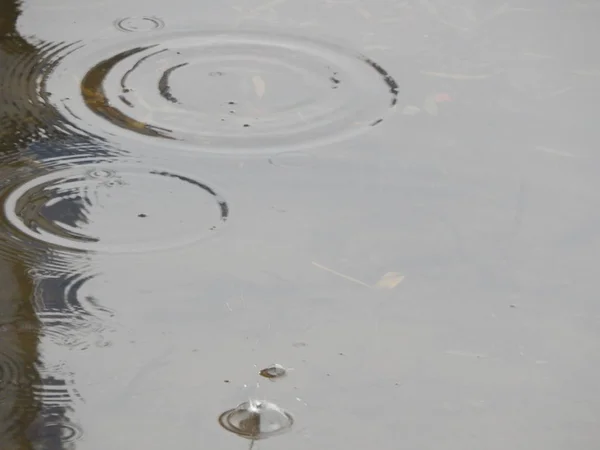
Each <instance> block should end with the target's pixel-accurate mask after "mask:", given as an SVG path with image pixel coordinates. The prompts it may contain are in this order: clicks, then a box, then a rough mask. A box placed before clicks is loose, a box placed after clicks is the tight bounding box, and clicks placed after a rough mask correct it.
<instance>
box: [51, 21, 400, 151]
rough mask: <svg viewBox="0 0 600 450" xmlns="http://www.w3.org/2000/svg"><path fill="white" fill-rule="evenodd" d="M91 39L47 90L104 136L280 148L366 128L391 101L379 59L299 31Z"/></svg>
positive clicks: (195, 145)
mask: <svg viewBox="0 0 600 450" xmlns="http://www.w3.org/2000/svg"><path fill="white" fill-rule="evenodd" d="M97 45H99V47H96V46H95V44H93V43H91V44H89V46H88V47H89V48H87V49H85V51H78V52H75V53H74V54H72V55H71V56H72V57H71V58H69V60H68V61H65V67H68V70H67V69H66V68H65V69H63V70H61V71H56V72H55V73H54V74H53V76H52V77H51V79H50V80H49V83H48V87H49V89H48V90H50V91H52V92H57V93H59V95H60V97H61V98H70V99H72V100H70V101H68V102H67V103H64V104H59V105H57V107H58V108H59V109H62V112H63V113H64V115H65V116H67V117H71V118H72V119H73V121H74V123H76V124H77V125H78V126H79V127H82V128H84V129H93V130H94V131H93V132H94V133H97V134H98V136H101V137H103V138H109V137H110V138H111V139H113V138H114V137H117V138H120V139H137V140H141V141H143V142H144V143H146V144H149V145H161V146H163V147H175V148H182V149H187V150H191V151H205V152H218V153H240V152H248V153H265V152H268V153H270V152H281V151H289V150H293V149H296V148H299V147H306V146H315V145H322V144H326V143H331V142H335V141H338V140H340V139H344V138H347V137H349V136H353V135H355V134H357V133H361V132H365V131H367V130H368V129H369V128H370V125H372V124H373V123H375V122H377V121H380V120H384V118H385V117H386V115H387V112H389V111H390V110H391V109H393V107H394V106H395V104H396V102H397V96H398V89H399V87H398V84H397V83H396V81H395V80H394V79H393V78H392V76H391V75H390V74H389V73H388V72H387V71H386V70H385V69H384V68H383V67H382V66H380V65H379V64H377V63H376V62H374V61H373V60H372V59H370V58H368V57H366V56H364V55H361V54H359V53H356V52H354V51H352V50H348V49H346V48H343V47H341V46H338V45H335V44H330V43H327V42H321V41H316V40H311V39H307V38H300V37H295V36H289V35H285V34H280V33H267V32H233V31H231V32H208V31H207V32H198V31H193V32H187V31H186V32H177V33H171V34H169V35H166V36H165V35H161V36H160V38H159V37H151V36H146V37H145V38H144V39H143V40H139V39H137V40H136V39H131V40H126V41H125V42H123V41H119V42H117V43H115V44H109V45H107V44H106V43H105V42H104V41H102V42H101V43H99V44H97ZM73 68H75V70H76V71H78V72H79V73H78V74H76V76H75V77H74V76H73ZM79 80H81V81H79ZM232 98H234V99H235V102H232V100H231V99H232ZM232 103H235V106H236V108H235V112H233V111H231V108H230V106H231V104H232ZM67 106H68V108H67ZM225 117H227V120H224V118H225ZM157 138H158V139H157Z"/></svg>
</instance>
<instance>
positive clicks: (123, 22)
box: [115, 16, 165, 32]
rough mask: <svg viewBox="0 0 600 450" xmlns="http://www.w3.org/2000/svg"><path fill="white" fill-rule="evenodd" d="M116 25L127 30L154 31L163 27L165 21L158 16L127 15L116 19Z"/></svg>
mask: <svg viewBox="0 0 600 450" xmlns="http://www.w3.org/2000/svg"><path fill="white" fill-rule="evenodd" d="M115 27H116V28H117V30H119V31H126V32H140V31H154V30H161V29H163V28H164V27H165V23H164V22H163V21H162V20H161V19H159V18H158V17H146V16H144V17H125V18H123V19H118V20H115Z"/></svg>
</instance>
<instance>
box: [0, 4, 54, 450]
mask: <svg viewBox="0 0 600 450" xmlns="http://www.w3.org/2000/svg"><path fill="white" fill-rule="evenodd" d="M20 12H21V10H20V2H18V1H16V0H12V1H9V0H3V1H0V77H6V76H8V77H10V76H11V70H12V69H13V67H15V64H16V63H18V61H20V60H21V61H22V59H23V58H32V59H33V60H35V59H37V58H40V57H41V56H40V55H39V52H38V50H37V49H36V47H35V46H32V45H31V44H29V43H28V42H27V41H26V40H25V39H23V38H22V37H21V36H19V35H18V34H17V32H16V27H15V23H16V21H17V18H18V16H19V14H20ZM27 87H28V86H27V85H26V84H25V83H24V84H20V85H18V86H17V89H23V91H22V92H17V93H16V94H18V95H12V94H13V93H12V92H7V90H8V91H10V89H12V88H14V86H12V85H0V182H2V181H6V180H7V179H8V178H9V177H13V176H15V174H16V173H18V171H19V170H20V169H26V168H28V167H32V166H34V165H35V164H36V163H35V162H34V161H33V160H31V159H28V158H25V157H24V156H22V154H21V151H22V149H23V148H24V146H25V145H26V144H25V143H27V142H31V141H33V140H35V138H36V136H35V133H36V131H35V129H34V128H35V127H29V126H27V124H28V123H29V122H30V121H31V119H32V117H31V112H30V111H28V110H27V108H26V106H24V105H22V104H19V103H18V102H19V101H21V102H23V101H25V99H26V98H27V97H28V92H27V91H26V89H27ZM6 99H12V100H13V101H12V102H9V101H6ZM36 106H40V107H41V105H38V104H37V103H36ZM44 112H45V113H48V112H49V113H52V111H48V110H46V111H44ZM9 160H12V163H11V164H10V165H9V164H7V162H6V161H9ZM0 200H1V199H0ZM0 206H1V205H0ZM0 219H2V217H1V216H0ZM0 225H5V224H0ZM6 229H7V227H5V226H1V227H0V449H2V450H4V449H7V450H34V449H38V448H42V447H40V444H41V442H40V440H39V439H38V437H39V436H40V435H43V433H44V431H43V429H42V430H40V427H42V428H43V427H44V423H43V420H44V418H43V402H42V401H41V400H40V398H39V397H38V395H37V393H38V392H39V389H40V386H42V385H43V384H44V381H43V380H42V379H41V376H40V372H39V370H38V364H39V360H40V350H39V341H40V321H39V319H38V317H37V316H36V310H35V306H34V301H33V297H34V280H33V279H32V277H31V276H30V273H31V269H32V267H31V264H29V262H28V261H26V259H25V257H24V256H23V253H24V252H22V251H19V250H18V249H17V251H10V249H11V248H12V247H14V245H13V244H10V245H9V243H11V242H12V243H14V240H13V239H11V237H10V236H7V235H5V234H4V230H6ZM7 249H8V251H7ZM46 443H48V442H46ZM52 444H55V445H52V446H51V447H47V446H43V448H45V449H46V448H48V449H50V448H51V449H52V450H60V449H61V448H63V447H62V444H61V443H60V442H52Z"/></svg>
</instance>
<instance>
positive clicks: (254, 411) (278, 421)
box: [219, 400, 294, 441]
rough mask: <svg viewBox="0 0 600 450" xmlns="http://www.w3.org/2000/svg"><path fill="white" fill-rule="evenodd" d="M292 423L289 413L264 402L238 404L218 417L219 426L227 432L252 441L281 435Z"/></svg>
mask: <svg viewBox="0 0 600 450" xmlns="http://www.w3.org/2000/svg"><path fill="white" fill-rule="evenodd" d="M293 423H294V418H293V417H292V415H291V414H290V413H288V412H287V411H285V410H283V409H282V408H280V407H279V406H277V405H276V404H274V403H271V402H267V401H264V400H249V401H247V402H244V403H240V404H239V405H238V406H237V407H235V408H233V409H230V410H228V411H225V412H224V413H223V414H221V415H220V416H219V424H220V425H221V426H222V427H223V428H225V429H226V430H227V431H231V432H232V433H235V434H237V435H238V436H240V437H243V438H246V439H251V440H253V441H255V440H259V439H266V438H269V437H271V436H275V435H278V434H281V433H283V432H285V431H287V430H288V429H290V428H291V426H292V424H293Z"/></svg>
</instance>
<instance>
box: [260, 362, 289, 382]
mask: <svg viewBox="0 0 600 450" xmlns="http://www.w3.org/2000/svg"><path fill="white" fill-rule="evenodd" d="M258 373H259V374H260V375H261V376H263V377H265V378H271V379H272V378H281V377H284V376H286V375H287V370H286V369H285V367H283V366H282V365H281V364H272V365H270V366H269V367H265V368H264V369H262V370H261V371H260V372H258Z"/></svg>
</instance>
